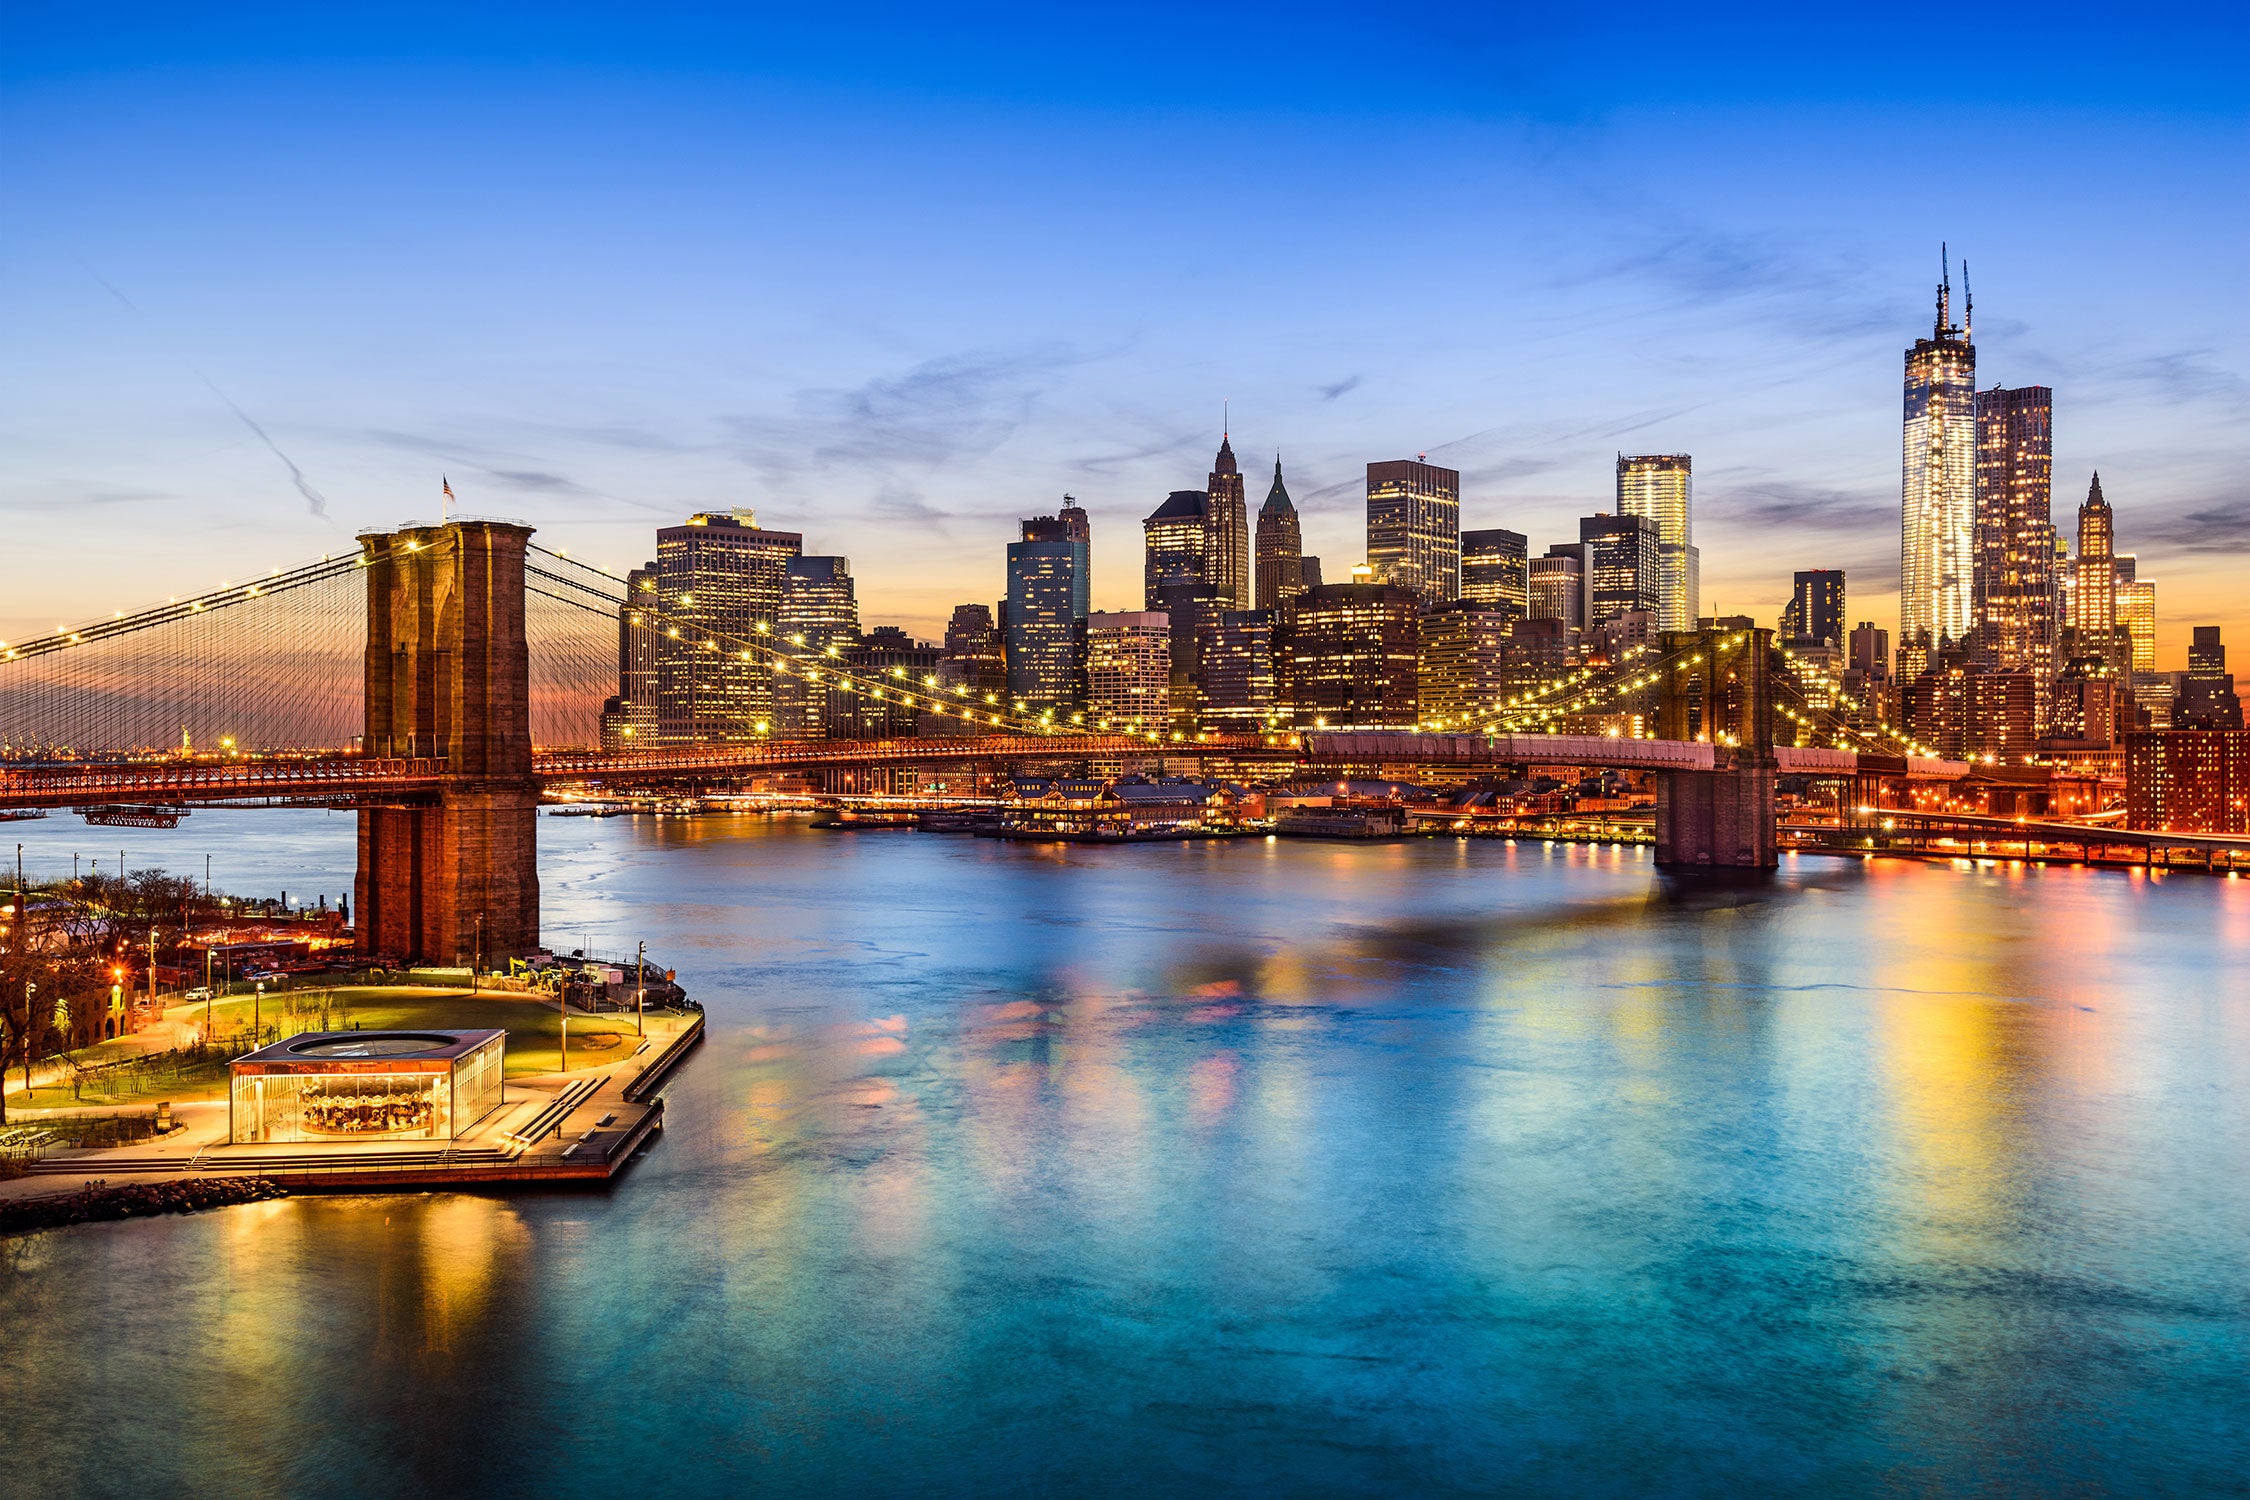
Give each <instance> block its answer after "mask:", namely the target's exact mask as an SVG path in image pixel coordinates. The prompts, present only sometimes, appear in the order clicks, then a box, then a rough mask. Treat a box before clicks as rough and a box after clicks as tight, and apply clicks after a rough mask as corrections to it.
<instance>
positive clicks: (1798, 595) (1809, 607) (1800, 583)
mask: <svg viewBox="0 0 2250 1500" xmlns="http://www.w3.org/2000/svg"><path fill="white" fill-rule="evenodd" d="M1781 636H1782V639H1783V640H1786V641H1789V642H1792V643H1795V642H1800V641H1818V642H1822V643H1824V644H1826V645H1830V646H1841V645H1843V644H1844V570H1843V569H1842V568H1811V569H1807V570H1806V571H1804V572H1801V573H1799V574H1798V575H1797V577H1796V586H1795V588H1794V589H1793V590H1792V591H1791V593H1790V595H1789V607H1788V608H1787V609H1785V610H1783V611H1782V614H1781Z"/></svg>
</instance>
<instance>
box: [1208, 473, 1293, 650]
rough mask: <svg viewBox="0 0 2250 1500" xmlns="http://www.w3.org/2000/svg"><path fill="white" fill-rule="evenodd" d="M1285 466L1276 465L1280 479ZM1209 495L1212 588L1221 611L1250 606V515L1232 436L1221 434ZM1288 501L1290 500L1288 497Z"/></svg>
mask: <svg viewBox="0 0 2250 1500" xmlns="http://www.w3.org/2000/svg"><path fill="white" fill-rule="evenodd" d="M1280 471H1281V465H1280V463H1279V462H1278V461H1277V462H1276V463H1275V465H1274V477H1275V478H1276V480H1278V479H1279V478H1280ZM1205 493H1206V494H1208V495H1209V496H1210V497H1211V500H1210V510H1209V512H1208V519H1207V521H1206V524H1207V525H1208V526H1209V527H1210V540H1209V542H1208V543H1207V544H1206V546H1205V548H1204V555H1205V557H1206V559H1207V562H1206V564H1205V566H1206V567H1207V568H1208V569H1209V575H1210V579H1211V587H1212V588H1213V590H1215V591H1216V592H1217V594H1218V596H1219V607H1220V608H1221V609H1248V608H1249V607H1250V512H1249V510H1248V508H1247V507H1246V505H1245V503H1244V500H1243V494H1242V473H1241V471H1240V470H1239V469H1237V468H1235V466H1234V443H1233V441H1232V439H1231V435H1230V434H1227V433H1223V432H1222V433H1220V434H1219V456H1218V457H1217V458H1216V459H1214V460H1212V463H1211V477H1210V480H1209V481H1208V483H1207V485H1206V488H1205ZM1285 498H1286V497H1285Z"/></svg>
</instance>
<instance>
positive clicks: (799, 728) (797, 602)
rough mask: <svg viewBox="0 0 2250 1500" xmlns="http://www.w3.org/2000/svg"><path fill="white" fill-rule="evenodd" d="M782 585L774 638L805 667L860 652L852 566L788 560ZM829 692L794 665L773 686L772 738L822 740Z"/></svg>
mask: <svg viewBox="0 0 2250 1500" xmlns="http://www.w3.org/2000/svg"><path fill="white" fill-rule="evenodd" d="M788 569H789V570H788V572H787V573H786V574H785V575H784V576H783V578H782V582H781V610H780V613H779V615H778V616H777V617H776V619H775V622H774V637H775V639H776V640H777V643H778V644H779V645H780V647H781V649H783V650H785V651H787V652H789V653H790V654H791V655H793V656H795V657H797V658H798V659H799V660H800V661H802V662H803V663H805V664H806V665H808V666H809V665H811V664H813V663H816V662H822V661H826V660H829V659H834V658H838V657H841V656H842V655H843V653H845V652H847V651H852V650H856V649H858V646H859V600H858V597H857V595H856V593H855V591H854V589H853V585H852V565H851V560H850V559H849V558H843V557H792V558H791V559H789V564H788ZM829 691H830V689H829V687H828V686H827V684H826V683H824V682H819V681H815V680H814V679H813V678H811V677H809V676H807V675H806V673H805V672H804V671H803V670H802V669H801V668H799V667H798V666H797V665H796V664H795V663H791V664H789V670H786V671H783V672H780V673H777V674H776V675H775V677H774V684H773V707H774V719H773V732H774V735H775V737H776V738H779V739H788V740H817V739H824V738H826V737H827V733H828V720H829V712H828V699H829Z"/></svg>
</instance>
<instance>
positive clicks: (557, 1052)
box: [8, 986, 636, 1109]
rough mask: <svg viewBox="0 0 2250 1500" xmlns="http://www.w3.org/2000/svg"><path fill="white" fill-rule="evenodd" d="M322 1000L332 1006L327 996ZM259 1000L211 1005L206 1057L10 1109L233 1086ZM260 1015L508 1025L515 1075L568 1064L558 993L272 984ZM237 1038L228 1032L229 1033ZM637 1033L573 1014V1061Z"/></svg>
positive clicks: (348, 1026) (618, 1045) (89, 1062)
mask: <svg viewBox="0 0 2250 1500" xmlns="http://www.w3.org/2000/svg"><path fill="white" fill-rule="evenodd" d="M324 1002H325V1010H324V1009H323V1004H324ZM252 1008H253V1001H252V1000H251V998H250V997H249V996H246V995H238V996H234V997H232V998H229V999H225V1000H220V1001H217V1002H215V1003H214V1004H213V1005H212V1006H211V1007H210V1011H211V1021H212V1031H213V1034H214V1035H215V1036H216V1037H217V1038H218V1040H219V1041H220V1042H221V1043H222V1044H225V1045H222V1046H221V1047H219V1048H216V1049H212V1050H211V1051H210V1052H209V1053H207V1054H206V1055H205V1056H203V1057H201V1058H183V1057H180V1056H177V1055H174V1054H155V1055H152V1056H149V1058H148V1061H147V1063H146V1064H145V1065H143V1066H139V1067H123V1068H117V1069H113V1070H106V1071H105V1072H103V1073H102V1074H101V1075H100V1076H99V1077H98V1078H89V1079H87V1080H86V1081H85V1082H84V1083H82V1084H81V1086H80V1090H79V1092H78V1093H77V1094H75V1095H74V1094H73V1093H72V1090H71V1086H70V1085H69V1084H68V1083H62V1084H59V1085H48V1084H42V1085H41V1086H40V1087H39V1088H37V1089H35V1090H33V1091H32V1097H31V1098H30V1099H28V1100H26V1098H25V1097H24V1095H22V1094H20V1093H19V1094H15V1095H12V1096H11V1097H10V1098H9V1100H8V1104H9V1107H10V1108H11V1109H14V1108H19V1107H21V1106H23V1105H25V1104H26V1103H28V1104H29V1105H30V1106H31V1107H32V1108H34V1109H59V1108H70V1107H72V1106H80V1107H83V1106H87V1105H118V1104H140V1103H148V1104H153V1103H155V1102H156V1101H157V1100H160V1099H168V1100H171V1101H173V1102H174V1103H184V1102H187V1101H189V1100H194V1099H219V1098H224V1097H225V1096H226V1088H227V1058H228V1056H230V1055H232V1054H233V1053H236V1052H239V1051H242V1050H246V1049H247V1047H248V1045H249V1035H248V1033H249V1030H250V1026H251V1014H252ZM203 1009H204V1008H203V1007H202V1006H200V1005H198V1006H193V1007H188V1008H186V1009H185V1010H181V1009H175V1010H174V1011H173V1012H172V1013H171V1014H172V1015H173V1016H174V1017H180V1016H183V1015H192V1016H193V1017H194V1018H195V1019H196V1020H198V1021H200V1020H201V1018H202V1014H203ZM256 1010H257V1019H258V1024H259V1025H260V1026H261V1027H263V1028H266V1029H268V1030H269V1031H270V1030H271V1029H273V1028H276V1027H278V1028H279V1029H280V1031H281V1034H282V1035H284V1036H291V1035H295V1034H296V1033H299V1032H304V1031H319V1030H322V1029H324V1028H325V1029H327V1030H331V1031H349V1030H352V1029H354V1028H357V1029H359V1030H361V1031H421V1030H441V1031H467V1030H498V1031H505V1032H507V1033H508V1076H509V1077H511V1078H519V1077H528V1076H533V1075H536V1074H541V1073H555V1072H559V1071H561V1069H562V1055H561V1049H560V1046H559V1043H560V1039H561V1029H562V1028H561V1017H560V1016H559V1015H558V1014H557V1013H556V1010H555V1002H554V1001H553V1000H550V999H544V998H541V997H538V996H530V995H519V994H511V993H507V992H492V991H487V992H483V993H476V994H472V993H470V992H469V991H467V990H451V989H414V988H405V987H398V986H374V987H362V986H351V987H342V988H336V989H321V990H310V989H308V990H298V991H295V992H292V993H289V994H269V995H267V996H265V997H264V999H263V1000H262V1001H259V1002H256ZM230 1039H232V1040H231V1042H230ZM635 1043H636V1038H635V1036H634V1034H633V1018H632V1016H631V1015H629V1014H627V1015H614V1014H605V1015H600V1016H588V1015H577V1014H574V1015H572V1016H571V1018H570V1070H571V1071H572V1072H576V1071H578V1070H579V1069H581V1068H589V1067H597V1066H600V1065H601V1064H604V1063H609V1062H614V1061H616V1060H617V1059H618V1058H620V1057H625V1056H628V1055H630V1054H631V1052H632V1051H633V1048H634V1046H635ZM141 1051H142V1049H141V1048H140V1047H138V1046H136V1044H135V1043H134V1041H133V1040H132V1039H125V1040H120V1041H114V1042H103V1043H101V1044H99V1045H97V1046H93V1047H88V1048H86V1049H85V1050H84V1051H82V1052H79V1053H77V1054H76V1056H77V1058H78V1060H79V1062H80V1063H81V1064H84V1065H86V1066H88V1067H93V1066H97V1065H100V1064H105V1063H114V1062H118V1061H120V1060H123V1059H126V1058H130V1057H132V1056H134V1055H135V1054H136V1053H139V1052H141Z"/></svg>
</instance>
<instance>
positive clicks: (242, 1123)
mask: <svg viewBox="0 0 2250 1500" xmlns="http://www.w3.org/2000/svg"><path fill="white" fill-rule="evenodd" d="M507 1035H508V1034H507V1033H506V1032H504V1031H316V1032H311V1033H309V1034H306V1035H302V1036H293V1037H290V1038H289V1039H288V1040H286V1041H280V1042H276V1043H274V1044H273V1045H272V1046H270V1047H261V1048H259V1049H258V1050H257V1051H255V1052H252V1053H249V1054H247V1055H245V1056H242V1057H238V1058H236V1059H235V1060H234V1063H233V1065H232V1068H231V1073H232V1078H231V1080H230V1085H229V1091H228V1097H227V1139H228V1140H229V1141H232V1142H235V1143H237V1144H243V1143H260V1144H279V1143H283V1142H298V1141H319V1142H328V1143H332V1144H351V1143H353V1142H368V1141H443V1140H452V1139H454V1138H455V1137H457V1136H461V1135H465V1134H467V1133H468V1131H469V1130H470V1129H471V1128H472V1127H473V1126H474V1125H475V1124H476V1123H477V1122H478V1121H479V1120H481V1119H483V1118H484V1117H485V1116H486V1115H488V1114H490V1113H492V1111H494V1110H496V1109H498V1108H499V1107H500V1105H501V1103H502V1101H503V1090H502V1081H501V1080H502V1069H503V1066H504V1057H505V1052H506V1048H507Z"/></svg>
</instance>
